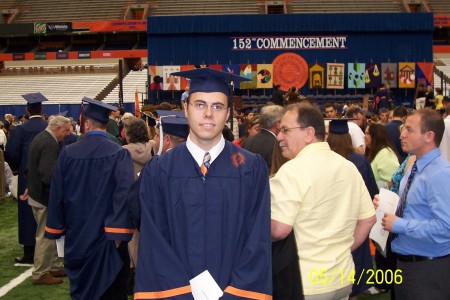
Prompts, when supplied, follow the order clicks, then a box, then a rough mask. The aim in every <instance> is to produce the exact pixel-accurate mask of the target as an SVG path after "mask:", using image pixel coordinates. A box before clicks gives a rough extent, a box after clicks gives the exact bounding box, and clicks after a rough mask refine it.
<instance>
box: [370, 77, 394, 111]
mask: <svg viewBox="0 0 450 300" xmlns="http://www.w3.org/2000/svg"><path fill="white" fill-rule="evenodd" d="M391 102H392V98H391V92H390V91H389V90H388V89H386V85H385V84H381V86H380V88H379V89H378V91H377V92H376V93H375V95H374V99H373V111H374V113H376V114H378V113H379V111H380V109H382V108H386V109H389V107H390V106H391Z"/></svg>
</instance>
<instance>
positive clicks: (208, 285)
mask: <svg viewBox="0 0 450 300" xmlns="http://www.w3.org/2000/svg"><path fill="white" fill-rule="evenodd" d="M189 283H190V284H191V290H192V296H194V299H195V300H218V299H219V298H220V297H222V296H223V291H222V290H221V289H220V286H219V285H218V284H217V282H216V281H215V280H214V278H213V277H212V276H211V274H210V273H209V271H208V270H205V271H204V272H203V273H201V274H199V275H197V276H195V277H194V278H192V279H191V280H189Z"/></svg>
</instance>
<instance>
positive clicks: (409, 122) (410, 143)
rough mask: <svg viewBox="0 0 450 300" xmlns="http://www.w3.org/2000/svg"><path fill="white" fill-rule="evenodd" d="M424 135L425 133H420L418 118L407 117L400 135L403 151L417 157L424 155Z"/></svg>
mask: <svg viewBox="0 0 450 300" xmlns="http://www.w3.org/2000/svg"><path fill="white" fill-rule="evenodd" d="M425 135H426V133H421V132H420V116H418V115H411V116H409V117H408V118H407V119H406V122H405V126H404V128H403V130H402V133H401V134H400V141H401V145H402V149H403V151H405V152H407V153H410V154H414V155H417V156H419V157H420V156H422V155H423V154H424V147H425Z"/></svg>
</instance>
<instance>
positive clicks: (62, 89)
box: [0, 73, 116, 105]
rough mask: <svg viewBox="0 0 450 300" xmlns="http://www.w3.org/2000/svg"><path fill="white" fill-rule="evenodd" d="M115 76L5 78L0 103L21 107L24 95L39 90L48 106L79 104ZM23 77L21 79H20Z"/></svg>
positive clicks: (2, 79)
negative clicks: (46, 100)
mask: <svg viewBox="0 0 450 300" xmlns="http://www.w3.org/2000/svg"><path fill="white" fill-rule="evenodd" d="M115 77H116V74H114V73H110V74H93V75H90V74H78V75H65V76H55V75H46V76H20V77H18V76H2V77H1V82H2V84H1V85H0V103H8V105H11V104H21V105H23V103H24V100H23V98H22V97H21V95H22V94H27V93H34V92H36V91H40V92H41V93H42V94H44V95H45V96H46V97H47V98H48V99H49V102H47V103H48V104H63V103H78V102H80V101H81V99H82V98H83V97H84V96H87V97H90V98H94V97H96V96H97V95H98V94H99V93H100V92H101V91H102V90H103V89H104V88H105V87H106V86H107V85H108V84H109V83H110V82H111V81H112V80H113V79H114V78H115ZM19 78H20V80H18V79H19Z"/></svg>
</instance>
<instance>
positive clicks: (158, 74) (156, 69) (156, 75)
mask: <svg viewBox="0 0 450 300" xmlns="http://www.w3.org/2000/svg"><path fill="white" fill-rule="evenodd" d="M148 73H149V75H150V78H151V79H150V80H151V82H150V89H151V90H155V91H156V90H162V89H163V86H164V84H163V82H164V80H163V77H164V76H163V69H162V67H161V66H148ZM157 79H159V80H157ZM155 80H156V81H158V82H157V83H155Z"/></svg>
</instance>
